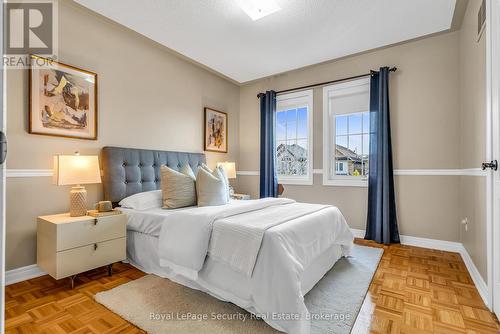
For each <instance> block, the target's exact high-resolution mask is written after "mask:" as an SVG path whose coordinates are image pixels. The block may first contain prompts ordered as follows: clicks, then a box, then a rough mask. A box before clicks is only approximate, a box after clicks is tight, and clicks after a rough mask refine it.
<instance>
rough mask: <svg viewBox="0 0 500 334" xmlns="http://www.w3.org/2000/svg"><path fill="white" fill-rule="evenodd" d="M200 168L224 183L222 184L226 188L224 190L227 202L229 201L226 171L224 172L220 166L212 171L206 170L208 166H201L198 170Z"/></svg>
mask: <svg viewBox="0 0 500 334" xmlns="http://www.w3.org/2000/svg"><path fill="white" fill-rule="evenodd" d="M200 168H203V169H204V170H206V171H207V172H209V173H211V174H212V175H213V176H215V177H216V178H220V179H221V180H222V181H224V184H225V186H226V190H227V200H228V201H229V200H230V199H231V194H230V191H229V189H230V184H229V178H228V177H227V174H226V171H225V170H224V168H222V167H221V166H217V167H216V168H215V169H214V170H213V171H212V170H211V169H210V168H208V166H207V165H206V164H203V163H202V164H201V166H200V167H198V169H200Z"/></svg>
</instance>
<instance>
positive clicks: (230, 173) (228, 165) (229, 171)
mask: <svg viewBox="0 0 500 334" xmlns="http://www.w3.org/2000/svg"><path fill="white" fill-rule="evenodd" d="M217 167H222V169H224V171H225V172H226V175H227V178H228V179H235V178H236V163H234V162H227V161H225V162H218V163H217ZM229 192H230V193H231V195H232V194H234V189H233V187H232V186H231V185H229Z"/></svg>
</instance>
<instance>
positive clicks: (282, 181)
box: [278, 178, 313, 186]
mask: <svg viewBox="0 0 500 334" xmlns="http://www.w3.org/2000/svg"><path fill="white" fill-rule="evenodd" d="M278 183H280V184H288V185H296V186H312V185H313V180H312V179H309V178H307V179H299V178H297V179H292V178H288V179H284V178H278Z"/></svg>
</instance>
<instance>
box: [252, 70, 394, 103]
mask: <svg viewBox="0 0 500 334" xmlns="http://www.w3.org/2000/svg"><path fill="white" fill-rule="evenodd" d="M397 69H398V68H397V67H391V68H390V69H389V72H396V71H397ZM376 72H377V71H373V70H370V73H367V74H361V75H355V76H353V77H349V78H343V79H337V80H332V81H325V82H320V83H317V84H313V85H307V86H302V87H296V88H290V89H285V90H280V91H278V92H276V94H282V93H288V92H292V91H295V90H303V89H307V88H313V87H318V86H324V85H329V84H333V83H337V82H342V81H348V80H354V79H359V78H363V77H367V76H369V75H372V74H373V73H376ZM261 94H262V95H264V93H259V94H257V98H259V97H260V96H261Z"/></svg>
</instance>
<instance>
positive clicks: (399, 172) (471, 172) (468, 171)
mask: <svg viewBox="0 0 500 334" xmlns="http://www.w3.org/2000/svg"><path fill="white" fill-rule="evenodd" d="M236 174H237V175H242V176H258V175H259V171H256V170H255V171H248V170H245V171H243V170H239V171H237V172H236ZM313 174H318V175H322V174H323V170H322V169H313ZM394 175H396V176H406V175H408V176H486V171H483V170H482V169H481V168H464V169H452V168H450V169H395V170H394Z"/></svg>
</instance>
